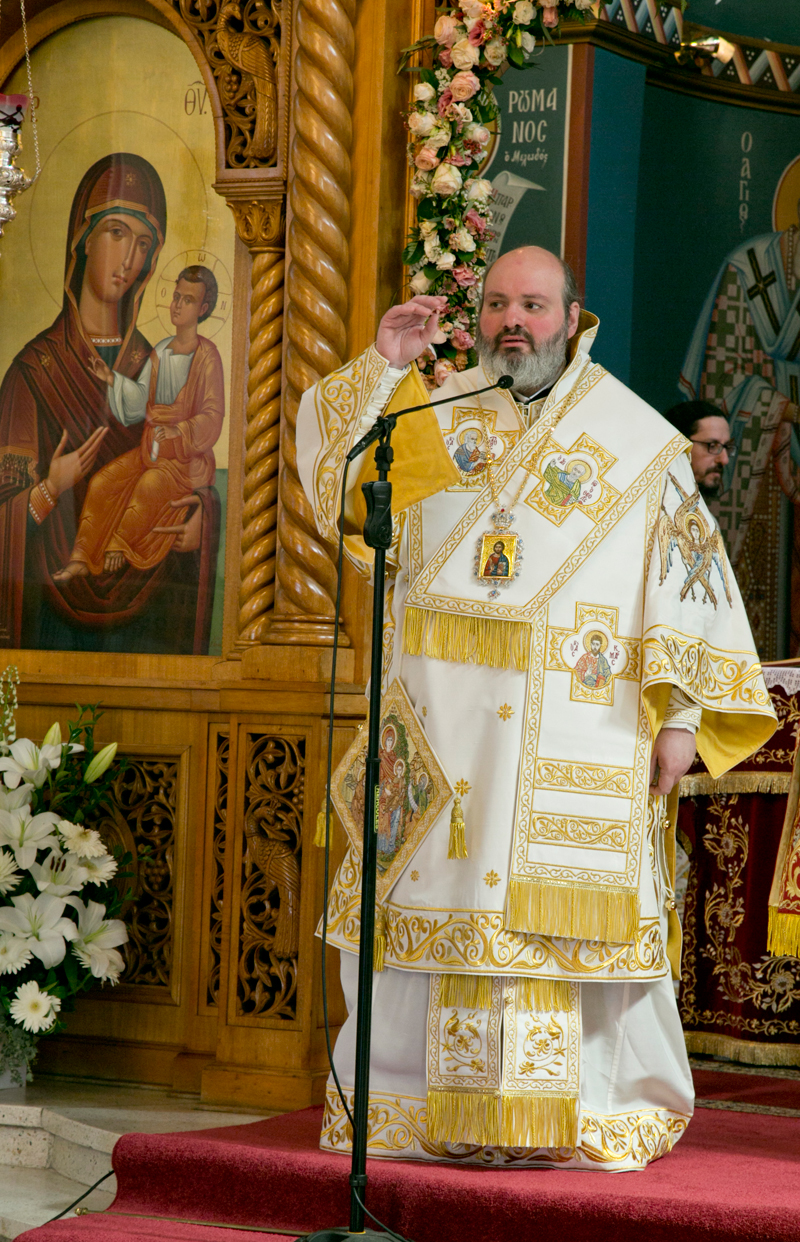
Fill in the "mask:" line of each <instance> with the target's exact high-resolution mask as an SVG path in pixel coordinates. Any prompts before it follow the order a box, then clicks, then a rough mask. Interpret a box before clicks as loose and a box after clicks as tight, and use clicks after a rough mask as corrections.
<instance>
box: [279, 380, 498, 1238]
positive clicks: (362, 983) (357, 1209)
mask: <svg viewBox="0 0 800 1242" xmlns="http://www.w3.org/2000/svg"><path fill="white" fill-rule="evenodd" d="M512 384H513V380H512V379H511V377H510V376H508V375H503V376H501V378H500V380H499V381H498V382H497V383H496V384H489V385H488V387H486V388H480V389H478V390H477V392H471V393H464V394H463V396H464V397H465V398H466V397H474V396H479V395H480V394H481V393H484V392H490V391H491V390H492V389H495V388H510V387H511V386H512ZM452 401H453V398H452V397H444V398H442V400H440V401H426V402H425V403H424V404H423V405H414V406H410V407H409V408H408V409H406V410H397V411H396V412H395V413H393V414H384V415H382V416H381V417H380V418H378V419H377V420H376V422H375V424H374V426H373V427H371V428H370V430H369V431H368V432H367V433H366V435H364V436H362V437H361V439H360V440H358V441H357V442H356V443H355V444H354V445H353V447H352V448H351V449H350V452H349V453H348V454H347V457H346V461H348V462H351V461H353V460H354V459H355V458H356V457H358V456H360V454H361V453H363V452H364V451H365V450H366V449H367V448H368V447H369V446H370V445H371V444H374V443H375V441H376V440H377V441H378V444H377V447H376V449H375V465H376V467H377V470H378V478H377V479H376V480H374V481H373V482H371V483H362V485H361V490H362V491H363V493H364V499H365V501H366V505H367V518H366V521H365V523H364V542H365V543H366V544H367V545H368V546H369V547H370V548H374V550H375V563H374V566H373V580H372V654H371V660H370V681H369V726H368V733H367V761H366V772H365V778H364V779H365V798H364V842H363V849H362V878H361V934H360V940H359V950H358V952H359V957H358V1009H357V1018H356V1059H355V1083H354V1099H353V1121H354V1122H355V1125H354V1127H353V1131H354V1132H353V1147H352V1157H351V1164H350V1226H349V1229H347V1228H344V1227H334V1228H332V1229H322V1230H319V1231H318V1232H316V1233H310V1234H306V1235H305V1236H304V1237H302V1238H298V1239H297V1242H350V1240H351V1239H352V1240H353V1242H359V1240H360V1242H396V1239H397V1236H398V1235H397V1234H394V1233H376V1232H375V1231H374V1230H371V1229H365V1227H364V1220H365V1216H366V1207H365V1203H364V1200H365V1198H366V1186H367V1139H368V1121H369V1061H370V1045H371V1041H372V976H373V960H374V952H375V944H374V940H375V890H376V880H377V862H378V800H379V797H380V757H379V750H380V727H381V677H382V672H383V611H384V602H385V595H386V553H387V551H388V549H389V547H390V545H391V542H392V485H391V483H390V482H389V471H390V470H391V467H392V462H393V460H394V449H393V448H392V444H391V438H392V432H393V431H394V429H395V425H396V423H397V420H398V418H400V416H401V415H403V414H414V413H416V412H417V411H418V410H427V409H428V408H429V407H430V406H434V405H446V404H447V403H448V402H452ZM331 693H333V690H331ZM326 900H327V895H326Z"/></svg>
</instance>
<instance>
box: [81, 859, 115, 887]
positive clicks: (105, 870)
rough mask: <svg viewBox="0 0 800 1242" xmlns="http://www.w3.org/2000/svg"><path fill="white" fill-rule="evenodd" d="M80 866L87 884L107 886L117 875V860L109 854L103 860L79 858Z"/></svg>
mask: <svg viewBox="0 0 800 1242" xmlns="http://www.w3.org/2000/svg"><path fill="white" fill-rule="evenodd" d="M81 866H82V867H83V870H84V871H85V872H86V883H87V884H107V883H108V881H109V880H110V879H111V878H112V877H113V876H115V875H116V873H117V860H116V858H112V857H111V855H110V854H106V855H104V857H103V858H85V857H82V858H81Z"/></svg>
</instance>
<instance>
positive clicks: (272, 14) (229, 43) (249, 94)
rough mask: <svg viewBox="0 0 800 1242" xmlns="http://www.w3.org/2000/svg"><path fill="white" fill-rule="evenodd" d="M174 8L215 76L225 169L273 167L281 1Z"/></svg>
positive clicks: (177, 3)
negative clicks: (222, 122) (220, 113)
mask: <svg viewBox="0 0 800 1242" xmlns="http://www.w3.org/2000/svg"><path fill="white" fill-rule="evenodd" d="M286 2H287V5H288V0H286ZM173 6H174V7H175V8H176V9H177V11H178V12H179V13H180V15H181V17H182V18H183V20H184V21H185V22H186V23H187V24H188V25H189V26H191V28H192V29H193V30H194V31H195V32H196V33H197V34H198V35H199V37H200V40H201V42H202V44H203V50H204V51H205V54H206V59H207V60H208V63H209V65H210V66H211V71H212V73H213V74H214V79H215V81H216V84H217V90H218V91H219V98H220V104H221V106H222V115H223V121H224V125H225V165H226V167H227V168H265V167H268V166H270V165H274V164H275V163H276V162H277V159H278V125H277V114H276V93H275V92H276V87H275V81H276V74H277V69H276V65H277V63H278V56H279V49H280V42H281V25H282V8H283V0H272V5H271V6H270V5H268V4H267V3H266V0H241V3H240V2H239V0H222V2H220V0H173ZM290 11H291V10H288V12H289V13H290Z"/></svg>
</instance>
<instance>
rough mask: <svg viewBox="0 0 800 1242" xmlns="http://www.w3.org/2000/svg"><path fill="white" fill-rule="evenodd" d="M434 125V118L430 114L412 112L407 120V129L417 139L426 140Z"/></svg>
mask: <svg viewBox="0 0 800 1242" xmlns="http://www.w3.org/2000/svg"><path fill="white" fill-rule="evenodd" d="M435 124H436V117H435V116H434V115H433V113H432V112H412V113H411V116H410V117H409V118H408V128H409V129H410V130H411V132H412V134H416V136H417V138H427V137H428V134H429V133H430V132H431V130H432V129H433V127H434V125H435Z"/></svg>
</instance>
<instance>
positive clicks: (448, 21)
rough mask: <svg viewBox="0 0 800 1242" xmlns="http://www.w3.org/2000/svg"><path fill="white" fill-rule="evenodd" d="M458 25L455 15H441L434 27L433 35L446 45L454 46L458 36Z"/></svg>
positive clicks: (437, 40) (438, 41)
mask: <svg viewBox="0 0 800 1242" xmlns="http://www.w3.org/2000/svg"><path fill="white" fill-rule="evenodd" d="M458 26H459V24H458V22H457V20H456V19H455V17H450V16H445V17H440V18H439V20H438V21H437V23H436V25H435V26H434V28H433V37H434V39H435V40H436V42H437V43H441V44H442V45H443V46H444V47H452V46H453V44H454V43H455V41H456V39H457V38H458Z"/></svg>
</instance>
